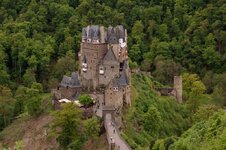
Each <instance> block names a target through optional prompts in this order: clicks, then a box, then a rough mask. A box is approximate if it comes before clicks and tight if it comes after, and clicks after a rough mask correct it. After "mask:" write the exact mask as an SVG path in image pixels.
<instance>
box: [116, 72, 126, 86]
mask: <svg viewBox="0 0 226 150" xmlns="http://www.w3.org/2000/svg"><path fill="white" fill-rule="evenodd" d="M118 84H119V85H120V86H126V85H128V82H127V77H126V73H125V71H122V73H121V75H120V77H119V79H118Z"/></svg>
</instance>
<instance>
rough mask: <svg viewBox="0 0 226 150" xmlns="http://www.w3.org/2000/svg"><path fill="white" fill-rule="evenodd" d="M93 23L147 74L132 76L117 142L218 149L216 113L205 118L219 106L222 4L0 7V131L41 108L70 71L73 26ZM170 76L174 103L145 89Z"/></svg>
mask: <svg viewBox="0 0 226 150" xmlns="http://www.w3.org/2000/svg"><path fill="white" fill-rule="evenodd" d="M94 24H100V25H104V26H105V27H107V26H109V25H112V26H115V25H118V24H121V25H123V26H124V27H125V28H126V29H127V31H128V36H129V38H128V46H129V57H130V67H131V68H139V69H140V70H141V71H145V72H151V74H152V77H150V78H149V77H146V76H143V75H140V76H139V75H138V76H133V85H137V87H139V88H136V87H133V106H132V107H131V108H130V109H129V110H128V111H127V112H126V115H125V120H126V121H128V127H135V128H134V129H136V130H137V131H133V130H132V129H131V130H129V129H128V128H126V127H125V130H124V133H123V135H122V136H123V137H124V138H126V139H127V141H128V143H129V144H130V145H131V146H132V147H133V148H134V149H142V148H144V147H146V148H147V147H149V146H150V145H151V147H152V148H153V149H161V148H162V149H164V148H166V149H167V148H170V149H192V148H191V147H188V146H189V145H191V141H192V139H193V138H197V141H195V143H196V145H197V146H198V145H199V143H202V145H199V146H203V145H205V144H206V143H208V142H209V141H210V142H212V143H214V144H213V145H211V146H212V148H213V149H225V145H221V144H219V143H220V142H221V141H223V140H224V139H225V136H224V135H225V129H224V128H225V123H224V122H225V119H224V118H225V114H222V113H223V112H222V111H220V112H217V113H216V114H215V116H213V117H211V118H209V116H211V115H212V114H213V113H214V112H215V111H217V110H218V109H220V108H223V107H225V106H226V1H225V0H190V1H188V0H17V1H15V0H1V1H0V130H3V129H4V128H5V127H7V126H8V125H9V124H10V123H12V122H13V120H15V119H16V118H18V116H21V114H24V113H28V114H29V115H30V116H32V117H36V116H39V115H40V114H42V113H45V112H48V111H49V109H50V108H49V105H51V104H49V102H47V101H46V95H45V94H46V93H49V92H50V90H51V89H52V88H55V86H56V85H57V84H58V83H59V81H60V80H61V78H62V76H63V75H64V74H70V73H71V72H72V71H75V70H77V69H78V60H77V59H78V58H77V53H78V51H79V49H80V41H81V31H82V27H84V26H87V25H94ZM178 74H182V76H183V99H184V105H180V104H176V103H175V102H173V100H172V99H171V98H168V97H167V98H165V97H163V98H159V97H158V96H157V95H156V94H155V92H154V87H153V86H172V82H173V76H174V75H178ZM148 89H149V90H151V92H147V91H148ZM136 93H137V94H136ZM206 110H208V111H206ZM166 112H167V113H166ZM209 112H211V113H209ZM139 115H141V116H143V118H141V117H139ZM221 117H222V120H221ZM134 118H137V119H134ZM223 119H224V120H223ZM223 121H224V122H223ZM153 122H154V124H153ZM213 124H215V126H213ZM218 126H219V128H221V129H219V131H218V130H215V129H216V128H218ZM190 127H191V128H190ZM223 127H224V128H223ZM188 128H190V129H189V130H187V129H188ZM202 128H203V130H201V129H202ZM213 128H214V129H213ZM186 130H187V131H186ZM160 131H161V132H160ZM203 132H206V133H203ZM213 132H214V133H213ZM215 132H216V133H215ZM218 132H222V133H218ZM183 133H184V134H183ZM199 134H202V135H203V136H204V139H202V138H201V137H198V136H199ZM210 134H214V135H215V136H216V137H218V138H219V139H220V140H219V141H214V140H215V139H214V138H213V139H209V138H208V137H210V136H211V135H210ZM181 135H182V137H181V139H178V136H181ZM76 136H78V135H76ZM174 142H175V144H172V143H174ZM189 142H190V143H189ZM192 144H194V142H192ZM208 144H210V143H208ZM217 145H219V147H216V146H217ZM220 146H222V147H220ZM223 146H224V148H223ZM197 149H204V148H203V147H198V148H197Z"/></svg>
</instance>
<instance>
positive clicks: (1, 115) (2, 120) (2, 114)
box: [0, 86, 15, 130]
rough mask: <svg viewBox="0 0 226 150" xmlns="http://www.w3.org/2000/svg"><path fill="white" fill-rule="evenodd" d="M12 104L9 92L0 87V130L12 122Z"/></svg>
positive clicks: (5, 88)
mask: <svg viewBox="0 0 226 150" xmlns="http://www.w3.org/2000/svg"><path fill="white" fill-rule="evenodd" d="M14 104H15V100H14V99H13V97H12V93H11V90H10V89H9V88H8V87H4V86H0V130H2V129H3V128H4V127H6V126H7V125H8V124H9V123H10V122H11V121H12V118H13V108H14Z"/></svg>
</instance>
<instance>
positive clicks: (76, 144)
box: [51, 103, 100, 149]
mask: <svg viewBox="0 0 226 150" xmlns="http://www.w3.org/2000/svg"><path fill="white" fill-rule="evenodd" d="M62 106H63V109H62V110H57V111H54V112H53V113H52V115H53V118H54V119H53V123H52V126H51V129H52V134H53V135H54V136H56V137H57V140H58V142H59V144H60V147H61V148H62V149H68V148H70V149H81V148H82V146H83V144H84V142H85V141H86V140H88V139H89V138H91V139H93V140H95V139H96V138H97V137H98V134H99V131H100V124H99V120H98V119H97V118H90V119H87V120H84V121H82V113H81V111H80V109H79V108H78V107H77V106H76V105H75V104H73V103H66V104H63V105H62Z"/></svg>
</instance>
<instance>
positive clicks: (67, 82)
mask: <svg viewBox="0 0 226 150" xmlns="http://www.w3.org/2000/svg"><path fill="white" fill-rule="evenodd" d="M60 86H63V87H71V88H74V87H81V84H80V81H79V78H78V73H77V72H73V73H72V74H71V77H68V76H66V75H64V76H63V79H62V80H61V82H60Z"/></svg>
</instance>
